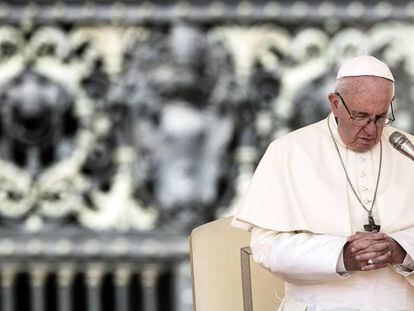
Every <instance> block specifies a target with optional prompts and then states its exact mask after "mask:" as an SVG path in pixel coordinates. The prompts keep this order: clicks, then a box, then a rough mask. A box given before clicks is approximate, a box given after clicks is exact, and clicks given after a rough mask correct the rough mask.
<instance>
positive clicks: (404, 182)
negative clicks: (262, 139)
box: [232, 119, 414, 237]
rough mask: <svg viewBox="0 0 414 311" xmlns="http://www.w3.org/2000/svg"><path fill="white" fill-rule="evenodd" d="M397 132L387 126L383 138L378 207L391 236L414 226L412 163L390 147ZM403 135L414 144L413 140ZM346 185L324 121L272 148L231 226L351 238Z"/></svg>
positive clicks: (386, 230) (277, 140) (381, 218)
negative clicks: (393, 135)
mask: <svg viewBox="0 0 414 311" xmlns="http://www.w3.org/2000/svg"><path fill="white" fill-rule="evenodd" d="M333 130H334V131H337V130H336V129H335V128H333ZM394 131H395V128H392V127H385V128H384V130H383V133H382V138H381V139H382V145H383V162H382V163H383V164H382V172H381V178H380V182H379V186H378V193H377V198H376V203H375V208H376V209H377V211H378V217H379V219H380V224H381V231H382V232H385V233H388V234H389V233H392V232H396V231H400V230H403V229H406V228H408V227H412V226H414V162H413V161H411V160H410V159H408V158H407V157H406V156H404V155H402V154H401V153H400V152H398V151H396V150H395V149H394V148H393V147H392V146H391V144H390V143H389V142H388V138H389V136H390V135H391V134H392V133H393V132H394ZM401 132H402V131H401ZM336 133H337V132H336ZM404 134H405V135H407V137H408V138H409V139H410V140H411V141H412V142H414V138H413V136H411V135H409V134H407V133H404ZM346 183H347V180H346V177H345V173H344V171H343V168H342V166H341V163H340V161H339V158H338V154H337V152H336V150H335V146H334V144H333V142H332V138H331V136H330V133H329V130H328V127H327V120H326V119H324V120H322V121H320V122H318V123H315V124H312V125H309V126H307V127H304V128H301V129H299V130H296V131H294V132H291V133H289V134H288V135H285V136H283V137H281V138H279V139H276V140H275V141H273V142H272V143H271V144H270V145H269V147H268V149H267V150H266V152H265V154H264V156H263V158H262V159H261V161H260V163H259V165H258V167H257V168H256V171H255V173H254V175H253V178H252V181H251V183H250V186H249V189H248V191H247V193H246V194H245V196H244V198H243V200H242V204H241V206H240V207H239V209H238V211H237V212H236V215H235V216H234V218H233V221H232V225H233V226H235V227H238V228H241V229H244V230H250V229H251V227H252V225H254V226H257V227H261V228H263V229H268V230H274V231H278V232H289V231H309V232H313V233H320V234H331V235H336V236H343V237H345V236H349V235H350V234H352V232H351V224H350V218H349V202H348V196H347V191H348V190H347V186H346Z"/></svg>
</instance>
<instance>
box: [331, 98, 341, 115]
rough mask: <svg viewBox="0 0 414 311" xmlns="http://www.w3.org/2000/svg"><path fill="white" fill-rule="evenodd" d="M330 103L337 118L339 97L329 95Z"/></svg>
mask: <svg viewBox="0 0 414 311" xmlns="http://www.w3.org/2000/svg"><path fill="white" fill-rule="evenodd" d="M328 99H329V103H330V104H331V109H332V112H333V114H334V116H335V117H338V114H339V105H340V103H339V99H338V95H336V94H335V93H329V95H328Z"/></svg>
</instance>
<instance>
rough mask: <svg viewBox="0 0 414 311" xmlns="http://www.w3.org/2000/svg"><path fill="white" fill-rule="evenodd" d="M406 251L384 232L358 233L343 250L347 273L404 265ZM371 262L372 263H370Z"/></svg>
mask: <svg viewBox="0 0 414 311" xmlns="http://www.w3.org/2000/svg"><path fill="white" fill-rule="evenodd" d="M405 255H406V252H405V250H404V249H403V248H402V247H401V246H400V245H399V244H398V243H397V242H396V241H395V240H394V239H393V238H391V237H389V236H387V235H386V234H385V233H382V232H375V231H373V232H357V233H355V234H354V235H351V236H350V237H348V239H347V243H346V244H345V246H344V249H343V256H344V264H345V268H346V270H347V271H361V270H362V271H369V270H376V269H381V268H385V267H386V266H387V265H388V264H399V263H402V262H403V260H404V258H405ZM369 260H370V262H368V261H369Z"/></svg>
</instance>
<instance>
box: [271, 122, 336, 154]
mask: <svg viewBox="0 0 414 311" xmlns="http://www.w3.org/2000/svg"><path fill="white" fill-rule="evenodd" d="M327 128H328V126H327V120H326V119H323V120H321V121H319V122H316V123H313V124H310V125H308V126H305V127H302V128H299V129H297V130H294V131H292V132H290V133H288V134H286V135H284V136H281V137H279V138H277V139H275V140H273V141H272V142H271V143H270V145H269V147H268V149H279V148H284V149H286V148H291V147H293V146H302V147H306V146H308V145H315V144H317V143H318V142H319V141H320V140H321V139H324V138H326V137H329V132H328V129H327Z"/></svg>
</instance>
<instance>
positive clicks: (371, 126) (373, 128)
mask: <svg viewBox="0 0 414 311" xmlns="http://www.w3.org/2000/svg"><path fill="white" fill-rule="evenodd" d="M364 130H365V132H366V133H367V134H368V135H370V136H374V135H375V134H376V133H377V130H378V127H377V125H376V124H375V121H374V120H370V122H369V123H368V124H367V125H365V127H364Z"/></svg>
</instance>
